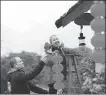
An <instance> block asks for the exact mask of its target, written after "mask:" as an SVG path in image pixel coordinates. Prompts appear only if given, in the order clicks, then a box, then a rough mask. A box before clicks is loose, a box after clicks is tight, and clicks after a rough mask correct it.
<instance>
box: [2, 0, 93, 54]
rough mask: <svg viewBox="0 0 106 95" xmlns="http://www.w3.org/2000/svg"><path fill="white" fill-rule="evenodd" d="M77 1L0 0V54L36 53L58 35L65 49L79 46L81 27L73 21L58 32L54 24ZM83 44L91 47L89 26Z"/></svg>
mask: <svg viewBox="0 0 106 95" xmlns="http://www.w3.org/2000/svg"><path fill="white" fill-rule="evenodd" d="M76 2H77V1H1V40H2V42H1V54H2V55H3V54H7V53H9V52H21V51H22V50H24V51H28V52H36V53H38V54H41V53H42V52H43V46H44V43H45V42H46V41H48V40H49V37H50V36H51V35H52V34H56V35H58V37H59V38H60V39H61V41H63V42H64V44H65V46H67V47H70V48H75V47H78V43H79V41H78V36H79V33H80V27H79V26H78V25H76V24H75V23H74V22H72V23H70V24H68V25H67V26H66V27H64V28H63V27H61V28H59V29H57V28H56V26H55V21H56V20H57V19H59V18H60V16H62V15H63V14H64V13H66V12H67V11H68V9H69V8H70V7H72V6H73V5H74V4H75V3H76ZM83 33H84V36H85V37H86V40H85V41H86V44H87V46H88V47H90V48H93V46H92V45H91V42H90V41H91V38H92V36H93V34H94V32H93V30H91V28H90V26H84V29H83Z"/></svg>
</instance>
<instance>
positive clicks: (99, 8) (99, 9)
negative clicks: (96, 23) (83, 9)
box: [91, 2, 105, 17]
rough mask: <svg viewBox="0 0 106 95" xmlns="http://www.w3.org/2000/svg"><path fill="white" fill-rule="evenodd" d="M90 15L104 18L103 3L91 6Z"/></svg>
mask: <svg viewBox="0 0 106 95" xmlns="http://www.w3.org/2000/svg"><path fill="white" fill-rule="evenodd" d="M91 14H92V16H94V17H100V16H103V17H105V3H100V2H99V3H95V4H93V5H92V6H91Z"/></svg>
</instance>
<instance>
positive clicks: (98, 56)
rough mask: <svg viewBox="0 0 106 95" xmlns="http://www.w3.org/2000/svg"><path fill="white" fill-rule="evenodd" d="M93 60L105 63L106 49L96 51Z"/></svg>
mask: <svg viewBox="0 0 106 95" xmlns="http://www.w3.org/2000/svg"><path fill="white" fill-rule="evenodd" d="M91 58H92V59H93V60H94V61H95V62H96V63H105V49H100V50H97V49H95V50H94V52H93V54H92V56H91Z"/></svg>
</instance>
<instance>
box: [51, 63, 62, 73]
mask: <svg viewBox="0 0 106 95" xmlns="http://www.w3.org/2000/svg"><path fill="white" fill-rule="evenodd" d="M62 70H63V66H62V65H61V64H54V65H53V66H52V71H53V72H58V73H60V72H61V71H62Z"/></svg>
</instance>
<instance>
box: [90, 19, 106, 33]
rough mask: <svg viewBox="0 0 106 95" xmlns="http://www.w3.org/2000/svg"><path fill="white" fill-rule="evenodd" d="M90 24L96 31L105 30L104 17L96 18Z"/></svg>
mask: <svg viewBox="0 0 106 95" xmlns="http://www.w3.org/2000/svg"><path fill="white" fill-rule="evenodd" d="M90 25H91V28H92V30H94V31H95V32H96V33H100V32H102V31H105V19H100V18H96V19H94V20H92V21H91V23H90Z"/></svg>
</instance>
